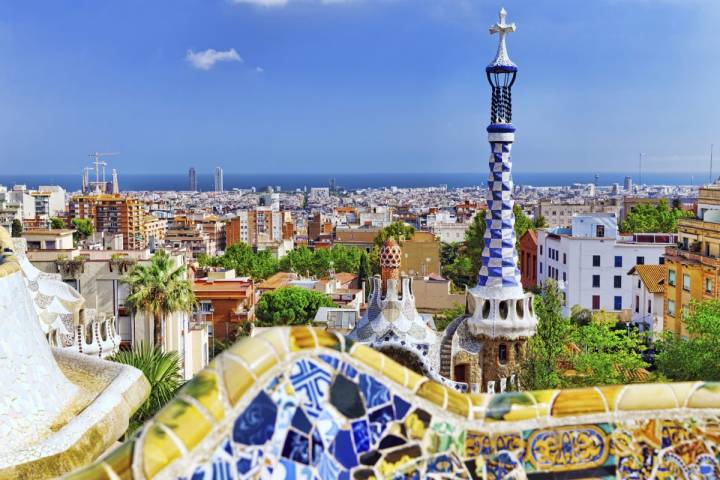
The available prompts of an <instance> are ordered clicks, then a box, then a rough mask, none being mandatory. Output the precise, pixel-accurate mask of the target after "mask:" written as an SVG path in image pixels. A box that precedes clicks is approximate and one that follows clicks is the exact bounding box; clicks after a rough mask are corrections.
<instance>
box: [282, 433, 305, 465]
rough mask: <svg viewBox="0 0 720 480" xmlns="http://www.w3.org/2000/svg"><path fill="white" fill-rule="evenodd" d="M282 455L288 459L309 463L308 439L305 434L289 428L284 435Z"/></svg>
mask: <svg viewBox="0 0 720 480" xmlns="http://www.w3.org/2000/svg"><path fill="white" fill-rule="evenodd" d="M282 456H283V457H284V458H287V459H288V460H293V461H295V462H299V463H303V464H305V465H309V464H310V440H308V438H307V437H306V436H305V435H302V434H300V433H297V432H294V431H292V430H290V431H289V432H288V434H287V437H285V445H284V446H283V451H282Z"/></svg>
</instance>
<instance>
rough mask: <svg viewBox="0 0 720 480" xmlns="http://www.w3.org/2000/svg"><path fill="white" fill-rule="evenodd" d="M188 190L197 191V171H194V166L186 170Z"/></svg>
mask: <svg viewBox="0 0 720 480" xmlns="http://www.w3.org/2000/svg"><path fill="white" fill-rule="evenodd" d="M188 190H190V191H191V192H197V191H198V184H197V172H196V171H195V167H190V170H188Z"/></svg>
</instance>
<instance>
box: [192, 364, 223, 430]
mask: <svg viewBox="0 0 720 480" xmlns="http://www.w3.org/2000/svg"><path fill="white" fill-rule="evenodd" d="M182 393H183V394H185V395H188V396H191V397H193V398H194V399H195V400H197V401H198V402H199V403H200V404H201V405H202V406H203V407H205V409H206V410H207V411H208V412H210V414H211V415H212V416H213V417H214V418H215V420H222V418H223V417H224V416H225V409H224V408H223V404H222V401H221V400H220V385H219V378H218V373H217V371H215V370H211V369H209V368H208V369H205V370H201V371H200V372H198V373H197V374H196V375H195V377H193V379H192V380H191V381H190V382H189V383H188V384H187V385H185V387H183V389H182Z"/></svg>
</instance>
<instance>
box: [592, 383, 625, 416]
mask: <svg viewBox="0 0 720 480" xmlns="http://www.w3.org/2000/svg"><path fill="white" fill-rule="evenodd" d="M624 388H625V386H624V385H611V386H606V387H597V389H598V390H600V393H602V394H603V396H604V397H605V401H606V402H607V405H608V406H607V408H608V411H610V412H614V411H615V406H616V405H615V402H617V399H618V395H620V393H621V392H622V391H623V389H624Z"/></svg>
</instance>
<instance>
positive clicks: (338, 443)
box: [330, 430, 358, 468]
mask: <svg viewBox="0 0 720 480" xmlns="http://www.w3.org/2000/svg"><path fill="white" fill-rule="evenodd" d="M330 450H331V452H332V454H333V455H334V456H335V459H336V460H337V461H338V462H339V463H340V465H342V466H343V467H345V468H352V467H354V466H356V465H357V464H358V459H357V454H356V453H355V449H354V448H353V442H352V436H351V434H350V432H349V431H348V430H340V431H338V433H337V435H336V436H335V441H334V442H333V444H332V446H331V447H330Z"/></svg>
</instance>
